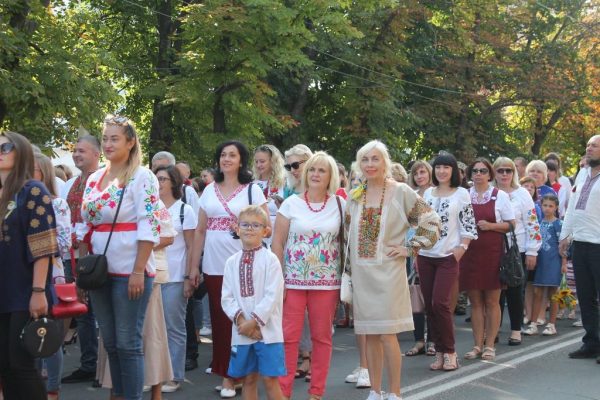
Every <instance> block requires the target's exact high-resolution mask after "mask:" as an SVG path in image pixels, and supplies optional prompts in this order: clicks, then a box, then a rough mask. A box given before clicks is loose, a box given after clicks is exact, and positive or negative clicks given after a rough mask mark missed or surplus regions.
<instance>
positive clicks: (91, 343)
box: [64, 260, 98, 373]
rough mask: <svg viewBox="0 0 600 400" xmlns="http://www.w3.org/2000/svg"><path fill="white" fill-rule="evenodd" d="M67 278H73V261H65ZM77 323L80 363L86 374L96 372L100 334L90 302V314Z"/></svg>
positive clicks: (89, 302) (86, 314) (82, 316)
mask: <svg viewBox="0 0 600 400" xmlns="http://www.w3.org/2000/svg"><path fill="white" fill-rule="evenodd" d="M64 263H65V276H66V277H67V278H68V279H71V278H72V274H71V260H65V261H64ZM75 321H76V322H77V337H78V338H79V348H80V349H81V356H80V358H79V362H80V363H81V366H80V367H79V369H81V370H82V371H84V372H94V373H95V372H96V363H97V362H98V332H97V331H96V316H95V315H94V310H93V308H92V302H91V301H88V312H87V313H85V314H83V315H81V316H79V317H77V318H75Z"/></svg>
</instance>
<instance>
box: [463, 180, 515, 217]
mask: <svg viewBox="0 0 600 400" xmlns="http://www.w3.org/2000/svg"><path fill="white" fill-rule="evenodd" d="M494 189H495V188H494V187H493V186H492V185H490V186H489V187H488V189H487V190H486V191H485V193H484V194H483V197H482V199H479V198H478V196H477V191H475V188H474V187H472V188H470V189H469V194H470V195H471V203H472V204H485V203H487V202H488V201H490V200H492V192H493V191H494ZM495 200H496V202H495V203H494V213H495V214H496V222H503V221H511V220H513V219H515V211H514V210H513V207H512V204H511V203H510V197H508V194H507V193H506V192H505V191H503V190H498V194H497V195H496V199H495Z"/></svg>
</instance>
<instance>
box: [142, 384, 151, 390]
mask: <svg viewBox="0 0 600 400" xmlns="http://www.w3.org/2000/svg"><path fill="white" fill-rule="evenodd" d="M150 389H152V386H150V385H144V388H143V391H144V392H149V391H150Z"/></svg>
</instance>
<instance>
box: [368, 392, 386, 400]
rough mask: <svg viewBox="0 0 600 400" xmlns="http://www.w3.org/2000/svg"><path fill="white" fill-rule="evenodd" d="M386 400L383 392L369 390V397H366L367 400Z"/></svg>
mask: <svg viewBox="0 0 600 400" xmlns="http://www.w3.org/2000/svg"><path fill="white" fill-rule="evenodd" d="M386 398H387V397H386V396H385V393H384V392H381V393H377V392H376V391H374V390H371V391H370V392H369V397H367V400H384V399H386Z"/></svg>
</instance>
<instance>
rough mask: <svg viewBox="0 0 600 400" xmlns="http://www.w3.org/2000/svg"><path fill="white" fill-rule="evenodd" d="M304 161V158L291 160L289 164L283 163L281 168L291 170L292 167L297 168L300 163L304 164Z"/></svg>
mask: <svg viewBox="0 0 600 400" xmlns="http://www.w3.org/2000/svg"><path fill="white" fill-rule="evenodd" d="M305 162H306V160H305V161H296V162H293V163H291V164H285V165H284V166H283V168H285V169H286V170H287V171H291V170H293V169H298V168H300V166H301V165H302V164H304V163H305Z"/></svg>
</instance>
